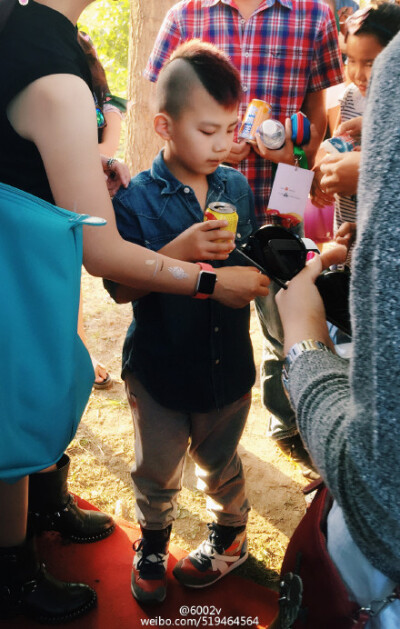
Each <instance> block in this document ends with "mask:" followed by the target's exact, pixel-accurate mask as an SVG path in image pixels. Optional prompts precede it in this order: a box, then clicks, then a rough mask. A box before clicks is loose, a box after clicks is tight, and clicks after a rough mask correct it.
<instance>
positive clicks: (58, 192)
mask: <svg viewBox="0 0 400 629" xmlns="http://www.w3.org/2000/svg"><path fill="white" fill-rule="evenodd" d="M8 116H9V119H10V122H11V124H12V125H13V127H14V129H15V130H16V132H17V133H18V134H19V135H21V136H22V137H24V138H26V139H28V140H30V141H32V142H34V143H35V144H36V146H37V148H38V150H39V152H40V154H41V156H42V159H43V162H44V165H45V168H46V172H47V176H48V179H49V183H50V186H51V190H52V192H53V196H54V199H55V202H56V204H57V205H59V206H61V207H64V208H66V209H68V210H71V211H74V212H78V213H84V214H91V215H93V216H100V217H102V218H104V219H106V221H107V225H105V226H104V227H89V226H85V227H84V253H83V261H84V265H85V267H86V268H87V270H88V271H89V273H91V274H92V275H97V276H100V277H106V278H109V279H111V280H114V281H116V282H118V283H121V284H126V285H129V286H134V287H135V288H137V289H139V290H145V291H149V290H152V291H159V292H171V293H175V294H188V295H190V294H193V293H194V292H195V286H196V281H197V277H198V274H199V267H198V266H197V265H194V264H190V263H187V262H177V261H176V260H173V259H171V258H166V257H164V256H161V255H160V254H156V253H153V252H151V251H149V250H147V249H144V248H142V247H138V246H137V245H133V244H131V243H129V242H126V241H124V240H123V239H122V238H121V237H120V235H119V233H118V230H117V227H116V223H115V217H114V211H113V207H112V204H111V201H110V197H109V194H108V191H107V187H106V184H105V179H104V173H103V169H102V166H101V160H100V156H99V150H98V143H97V125H96V117H95V109H94V106H93V98H92V95H91V93H90V91H89V89H88V87H87V85H86V84H85V83H84V81H83V80H81V79H80V78H78V77H76V76H73V75H65V74H64V75H63V74H59V75H50V76H46V77H42V78H40V79H38V80H37V81H35V82H33V83H31V84H30V85H29V86H28V87H27V88H26V89H25V90H23V91H22V92H21V93H20V94H19V95H18V96H17V97H16V98H15V99H14V100H13V101H12V103H11V104H10V106H9V108H8ZM217 277H218V281H217V284H216V287H215V290H214V293H213V298H215V299H217V300H219V301H221V302H222V303H225V305H230V306H232V307H241V306H244V305H246V303H248V302H249V301H250V300H251V299H253V298H254V297H255V296H256V295H265V294H267V293H268V288H267V285H268V281H267V278H265V276H262V275H260V274H259V273H258V272H256V270H255V269H245V268H239V269H234V268H233V267H230V268H225V269H219V270H218V271H217Z"/></svg>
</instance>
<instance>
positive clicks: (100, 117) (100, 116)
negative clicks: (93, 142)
mask: <svg viewBox="0 0 400 629" xmlns="http://www.w3.org/2000/svg"><path fill="white" fill-rule="evenodd" d="M96 119H97V128H98V129H104V127H106V126H107V122H106V119H105V117H104V113H103V110H102V108H101V107H99V106H98V105H97V106H96Z"/></svg>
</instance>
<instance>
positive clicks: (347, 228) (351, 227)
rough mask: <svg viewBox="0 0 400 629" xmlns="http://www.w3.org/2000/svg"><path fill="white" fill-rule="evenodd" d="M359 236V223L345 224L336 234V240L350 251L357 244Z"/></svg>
mask: <svg viewBox="0 0 400 629" xmlns="http://www.w3.org/2000/svg"><path fill="white" fill-rule="evenodd" d="M356 234H357V223H343V224H342V225H341V226H340V227H339V229H338V230H337V232H336V235H335V240H336V242H337V243H338V245H344V246H345V247H347V249H350V247H351V245H352V244H353V242H355V239H356Z"/></svg>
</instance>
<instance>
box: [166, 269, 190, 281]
mask: <svg viewBox="0 0 400 629" xmlns="http://www.w3.org/2000/svg"><path fill="white" fill-rule="evenodd" d="M168 271H169V272H170V273H171V274H172V277H174V278H175V279H176V280H186V279H187V278H188V277H189V275H188V274H187V273H186V271H185V270H184V269H182V267H181V266H169V267H168Z"/></svg>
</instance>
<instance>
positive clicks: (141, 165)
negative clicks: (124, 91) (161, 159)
mask: <svg viewBox="0 0 400 629" xmlns="http://www.w3.org/2000/svg"><path fill="white" fill-rule="evenodd" d="M173 4H175V1H174V0H131V23H130V32H129V89H128V94H129V100H130V102H131V108H130V110H129V113H128V115H127V124H126V129H127V132H126V145H125V160H126V162H127V164H128V166H129V168H130V169H131V173H132V175H135V174H136V173H138V172H140V171H142V170H145V169H147V168H149V167H150V165H151V162H152V161H153V159H154V157H155V155H156V154H157V152H158V151H159V149H160V148H161V146H162V141H161V140H160V138H159V137H158V136H157V135H156V133H155V131H154V128H153V115H154V114H153V112H152V111H151V106H150V96H151V94H150V92H151V88H153V89H154V85H153V84H152V83H150V81H148V80H147V79H146V78H144V77H143V70H144V69H145V67H146V64H147V60H148V58H149V55H150V52H151V50H152V48H153V44H154V41H155V39H156V36H157V33H158V30H159V28H160V26H161V23H162V21H163V19H164V16H165V14H166V12H167V10H168V9H169V8H170V7H171V6H172V5H173Z"/></svg>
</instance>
